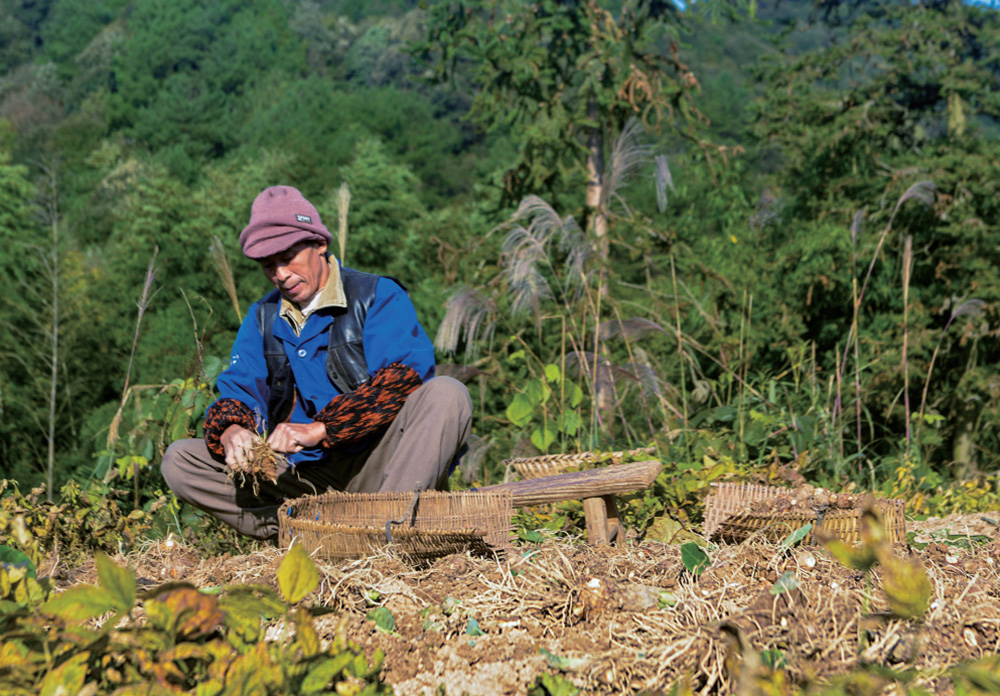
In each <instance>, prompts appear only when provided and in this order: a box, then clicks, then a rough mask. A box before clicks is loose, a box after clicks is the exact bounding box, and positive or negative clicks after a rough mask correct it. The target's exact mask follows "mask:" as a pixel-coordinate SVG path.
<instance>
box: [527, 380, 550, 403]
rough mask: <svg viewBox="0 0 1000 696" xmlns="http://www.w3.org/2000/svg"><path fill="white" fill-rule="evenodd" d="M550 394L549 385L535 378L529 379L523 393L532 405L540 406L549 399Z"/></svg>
mask: <svg viewBox="0 0 1000 696" xmlns="http://www.w3.org/2000/svg"><path fill="white" fill-rule="evenodd" d="M551 394H552V391H551V390H550V389H549V385H547V384H546V383H545V382H543V381H542V380H540V379H537V378H535V379H529V380H528V383H527V384H526V385H525V387H524V395H525V396H527V397H528V400H529V401H530V402H531V404H532V406H541V405H542V404H544V403H545V402H546V401H548V400H549V396H550V395H551Z"/></svg>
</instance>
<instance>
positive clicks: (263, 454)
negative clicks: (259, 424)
mask: <svg viewBox="0 0 1000 696" xmlns="http://www.w3.org/2000/svg"><path fill="white" fill-rule="evenodd" d="M279 464H284V465H286V466H287V465H288V459H286V458H285V455H283V454H281V453H280V452H275V451H274V450H273V449H272V448H271V445H269V444H268V443H267V441H266V440H265V439H264V438H262V437H260V436H259V435H255V436H254V440H253V445H251V447H250V452H249V453H248V454H247V458H246V461H245V463H244V464H243V465H242V466H239V465H237V466H230V467H229V470H230V477H231V478H232V479H233V480H234V481H237V482H238V483H239V484H241V485H242V484H244V483H246V479H247V478H250V480H251V484H252V485H253V493H254V495H259V494H260V479H262V478H263V479H267V480H268V481H270V482H271V483H276V482H277V481H278V465H279Z"/></svg>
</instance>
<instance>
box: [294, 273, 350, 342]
mask: <svg viewBox="0 0 1000 696" xmlns="http://www.w3.org/2000/svg"><path fill="white" fill-rule="evenodd" d="M327 263H329V264H330V275H329V277H328V278H327V279H326V285H324V286H323V289H322V290H320V291H319V295H317V296H316V299H315V300H314V301H313V302H311V303H310V304H309V305H307V306H306V307H299V306H298V305H297V304H295V303H294V302H292V301H290V300H287V299H285V298H284V297H282V298H281V312H280V314H281V316H282V317H283V318H284V319H285V321H287V322H288V324H289V325H290V326H291V327H292V331H294V332H295V335H296V336H298V335H299V334H301V333H302V329H303V328H304V327H305V325H306V322H307V321H308V320H309V317H310V316H312V315H313V314H314V313H316V312H317V311H319V310H321V309H326V308H328V307H346V306H347V296H346V295H345V294H344V281H343V278H341V276H340V262H339V261H337V259H336V258H334V256H333V254H328V255H327Z"/></svg>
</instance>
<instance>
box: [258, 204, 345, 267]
mask: <svg viewBox="0 0 1000 696" xmlns="http://www.w3.org/2000/svg"><path fill="white" fill-rule="evenodd" d="M309 240H315V241H317V242H319V241H322V242H326V243H327V244H329V243H330V242H331V241H332V240H333V236H332V235H331V234H330V232H329V230H327V229H326V227H324V226H323V221H322V220H320V218H319V212H317V210H316V207H315V206H314V205H313V204H312V203H310V202H309V201H307V200H306V199H305V197H304V196H303V195H302V194H301V193H299V190H298V189H296V188H293V187H291V186H272V187H270V188H266V189H264V190H263V191H262V192H261V194H260V195H259V196H257V198H256V199H255V200H254V202H253V207H252V208H251V209H250V224H249V225H247V226H246V227H244V228H243V231H242V232H240V244H241V245H242V246H243V254H244V255H245V256H246V257H247V258H249V259H263V258H266V257H268V256H271V255H272V254H278V253H280V252H282V251H285V250H286V249H289V248H291V247H292V246H294V245H296V244H298V243H299V242H303V241H309Z"/></svg>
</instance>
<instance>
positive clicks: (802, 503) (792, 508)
mask: <svg viewBox="0 0 1000 696" xmlns="http://www.w3.org/2000/svg"><path fill="white" fill-rule="evenodd" d="M863 498H864V496H861V495H854V494H849V493H833V492H831V491H827V490H824V489H822V488H816V487H814V486H810V485H808V484H807V485H804V486H799V487H798V488H795V489H791V490H789V491H788V492H782V493H781V494H780V495H776V496H774V497H772V498H765V499H763V500H756V501H754V502H752V503H750V504H749V505H747V507H746V509H745V510H744V512H747V513H750V514H753V515H774V514H782V513H792V512H798V513H803V512H804V513H815V512H823V511H826V510H855V509H860V508H861V502H862V499H863Z"/></svg>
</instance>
